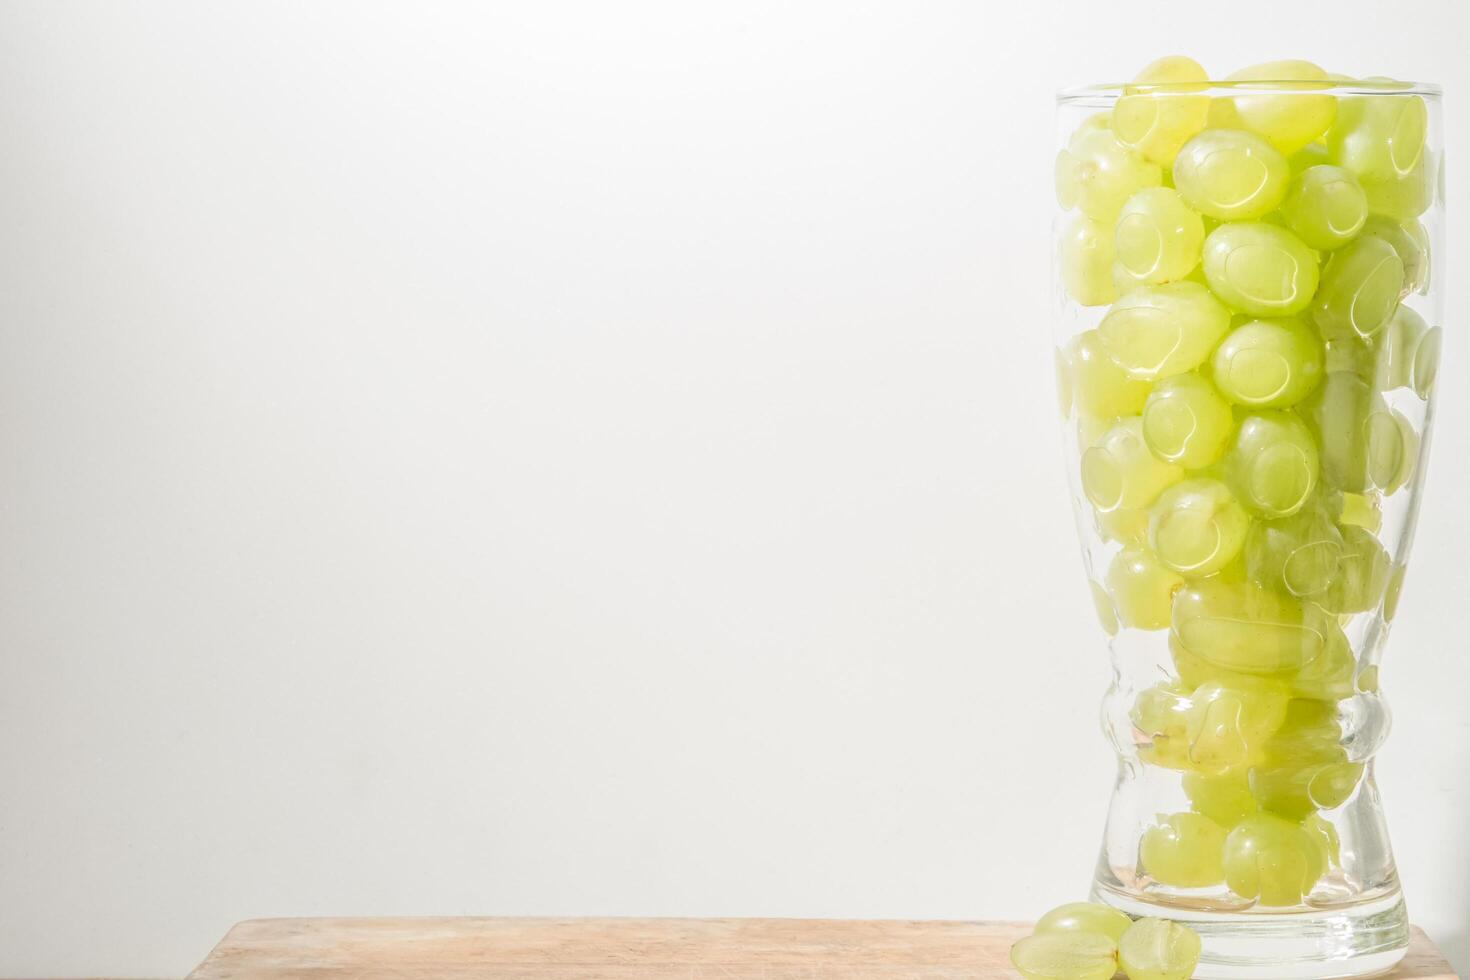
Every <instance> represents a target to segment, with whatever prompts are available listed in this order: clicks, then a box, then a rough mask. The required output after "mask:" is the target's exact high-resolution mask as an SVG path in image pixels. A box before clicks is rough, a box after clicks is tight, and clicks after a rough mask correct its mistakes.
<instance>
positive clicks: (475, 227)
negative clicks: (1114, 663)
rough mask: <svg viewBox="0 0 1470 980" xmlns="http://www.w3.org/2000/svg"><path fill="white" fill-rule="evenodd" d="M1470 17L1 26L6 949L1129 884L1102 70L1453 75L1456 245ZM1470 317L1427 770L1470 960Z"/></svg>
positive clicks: (1412, 694) (1455, 415)
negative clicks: (1098, 389)
mask: <svg viewBox="0 0 1470 980" xmlns="http://www.w3.org/2000/svg"><path fill="white" fill-rule="evenodd" d="M1462 17H1463V14H1462V10H1461V9H1460V6H1459V5H1458V4H1457V3H1456V2H1455V0H1443V2H1419V3H1410V2H1404V3H1399V4H1386V3H1380V2H1377V0H1335V2H1333V3H1309V2H1291V3H1283V2H1281V0H1235V2H1232V3H1230V4H1228V5H1203V4H1200V5H1194V4H1182V3H1177V2H1172V0H1157V2H1141V0H1140V2H1131V3H1121V4H1120V3H1116V2H1115V3H1100V2H1095V0H1094V2H1081V0H1074V2H1061V0H1036V2H1032V3H1025V4H981V3H969V2H952V3H923V4H913V3H901V2H890V3H885V4H872V3H836V2H833V3H822V4H816V3H812V4H790V3H766V2H744V3H726V4H718V5H717V4H688V3H679V2H674V0H669V2H663V3H654V2H627V3H619V4H606V3H590V2H589V3H583V4H569V3H560V2H554V3H547V2H530V0H527V2H516V3H499V4H480V5H470V4H465V5H443V4H407V3H404V4H398V5H371V4H370V5H364V4H358V3H347V2H341V3H316V4H298V3H284V2H283V3H268V4H258V3H247V2H244V0H241V2H236V3H205V4H196V3H183V2H179V3H53V2H40V0H35V2H23V0H22V2H17V0H11V2H9V3H6V4H5V5H4V6H0V975H5V976H17V975H80V974H108V975H112V976H179V975H182V974H183V973H184V972H186V971H187V970H188V969H189V968H190V967H191V966H192V965H193V964H194V963H195V962H197V960H199V959H200V958H201V957H202V956H203V955H204V953H205V952H206V951H207V950H208V949H209V947H210V946H211V945H212V944H213V942H214V941H215V940H216V939H217V938H218V937H219V936H220V935H221V934H222V933H223V932H224V930H225V929H226V928H227V927H228V926H229V925H230V924H231V923H233V922H235V921H236V920H239V919H243V918H247V917H253V916H265V915H312V914H328V913H330V914H377V913H446V914H459V913H481V914H648V915H803V916H913V917H929V916H964V917H1015V918H1019V917H1026V916H1032V915H1035V914H1037V913H1039V912H1040V911H1042V910H1043V909H1044V908H1045V907H1047V906H1049V905H1051V904H1054V903H1057V902H1060V901H1063V900H1068V899H1072V898H1080V897H1082V896H1083V894H1084V892H1085V888H1086V886H1087V883H1088V880H1089V877H1090V874H1091V871H1092V867H1093V860H1094V854H1095V849H1096V847H1097V843H1098V839H1099V835H1100V832H1101V824H1102V818H1103V811H1104V805H1105V802H1106V795H1107V792H1108V788H1109V785H1110V781H1111V776H1112V772H1111V759H1110V755H1109V750H1108V748H1107V746H1106V744H1105V743H1104V741H1103V739H1102V737H1101V735H1100V734H1099V732H1098V729H1097V721H1096V715H1097V711H1096V705H1097V703H1098V700H1099V698H1100V697H1101V694H1102V691H1103V688H1104V686H1105V684H1106V678H1107V669H1106V666H1105V657H1104V647H1103V644H1102V642H1101V639H1100V636H1099V634H1098V632H1097V629H1096V626H1095V625H1094V622H1093V619H1092V614H1091V611H1090V606H1089V600H1088V595H1087V589H1086V584H1085V581H1084V578H1083V576H1082V573H1081V569H1080V563H1079V561H1078V557H1077V546H1076V544H1075V542H1074V538H1073V529H1072V525H1071V520H1070V517H1069V514H1068V511H1067V503H1066V496H1065V492H1064V489H1063V473H1062V463H1061V458H1060V450H1059V436H1058V432H1057V428H1056V419H1055V412H1054V407H1053V406H1054V400H1053V392H1052V368H1051V346H1050V343H1049V339H1048V323H1047V307H1046V303H1047V297H1048V282H1047V276H1048V268H1047V262H1048V252H1049V247H1048V226H1047V223H1048V220H1049V195H1050V193H1051V177H1050V171H1051V157H1052V153H1053V144H1052V140H1053V123H1052V100H1051V97H1052V91H1053V90H1054V89H1055V88H1057V87H1058V86H1060V85H1063V84H1070V83H1076V82H1083V81H1090V80H1103V79H1117V78H1120V77H1123V76H1126V75H1129V74H1131V73H1132V72H1133V71H1134V70H1135V69H1136V68H1137V67H1139V66H1141V65H1142V64H1143V63H1144V62H1146V61H1148V60H1150V59H1151V58H1153V57H1154V56H1156V55H1158V54H1162V53H1171V52H1175V51H1183V52H1188V53H1192V54H1193V55H1195V56H1196V57H1198V58H1200V59H1201V60H1202V61H1204V62H1205V63H1206V64H1207V65H1208V66H1210V67H1211V68H1212V69H1213V70H1215V71H1218V72H1221V73H1223V72H1226V71H1228V70H1230V69H1231V68H1233V67H1236V66H1238V65H1240V64H1242V63H1249V62H1253V61H1259V60H1264V59H1267V58H1276V57H1286V56H1302V57H1307V58H1311V59H1314V60H1317V61H1319V62H1322V63H1324V64H1326V65H1328V66H1329V67H1331V68H1333V69H1336V70H1342V71H1346V72H1350V73H1360V74H1370V73H1389V74H1394V75H1399V76H1404V77H1414V78H1424V79H1427V80H1432V81H1439V82H1441V83H1443V84H1444V85H1445V87H1446V89H1447V92H1448V96H1447V100H1446V122H1447V125H1448V132H1449V136H1448V143H1449V147H1450V149H1449V161H1450V164H1449V186H1450V188H1451V194H1450V207H1451V214H1452V218H1451V233H1452V239H1453V240H1455V241H1458V240H1459V239H1460V238H1461V237H1462V235H1461V234H1460V229H1462V228H1465V227H1466V225H1467V222H1470V211H1465V210H1461V209H1460V208H1459V206H1460V203H1461V201H1462V199H1463V198H1464V197H1465V196H1466V195H1465V194H1464V193H1463V192H1462V190H1461V188H1462V187H1470V172H1467V170H1466V161H1467V159H1470V154H1462V152H1461V149H1462V145H1463V141H1464V140H1465V139H1467V138H1470V117H1467V116H1466V115H1465V114H1464V112H1463V111H1462V106H1464V105H1466V104H1467V103H1465V102H1464V101H1462V100H1463V99H1464V98H1465V97H1466V96H1465V95H1464V93H1465V92H1467V91H1470V59H1467V58H1466V56H1465V51H1464V43H1463V37H1464V29H1465V26H1466V25H1465V23H1464V22H1463V19H1462ZM1455 265H1457V263H1453V262H1452V263H1451V267H1454V266H1455ZM1446 288H1447V290H1448V293H1447V303H1448V308H1449V309H1450V310H1451V311H1452V312H1451V320H1452V322H1451V323H1450V324H1449V326H1450V328H1451V329H1450V343H1449V344H1448V348H1447V352H1446V356H1447V361H1446V369H1445V372H1444V374H1443V375H1442V378H1443V380H1444V381H1445V382H1446V383H1444V384H1443V387H1442V403H1441V408H1442V412H1441V415H1440V422H1439V424H1440V428H1439V430H1438V440H1437V447H1436V448H1437V453H1436V458H1435V459H1434V461H1433V466H1432V470H1433V477H1432V479H1431V485H1430V489H1429V495H1428V499H1427V501H1426V502H1425V505H1424V511H1423V517H1422V522H1421V525H1420V535H1419V542H1418V547H1417V552H1416V562H1415V565H1414V566H1413V567H1412V568H1411V571H1410V575H1409V579H1408V582H1409V585H1408V588H1407V590H1406V592H1405V597H1404V600H1403V604H1402V606H1401V611H1400V613H1399V617H1398V621H1397V625H1396V630H1395V637H1394V641H1393V643H1392V644H1391V645H1390V651H1389V658H1388V662H1387V667H1386V670H1385V673H1384V679H1385V685H1386V688H1387V690H1388V691H1389V693H1390V696H1391V698H1392V700H1393V703H1394V705H1395V708H1396V718H1397V724H1396V730H1395V733H1394V737H1393V738H1392V739H1391V740H1390V742H1389V745H1388V748H1387V750H1386V751H1385V752H1384V755H1383V757H1382V768H1381V783H1382V786H1383V790H1384V794H1385V798H1386V802H1387V806H1388V810H1389V816H1390V820H1391V824H1392V827H1393V830H1394V833H1395V838H1396V841H1397V845H1398V851H1399V856H1400V859H1401V862H1402V867H1403V874H1404V880H1405V883H1406V886H1407V888H1408V890H1409V897H1410V905H1411V908H1412V911H1413V914H1414V916H1415V918H1416V920H1417V921H1419V922H1420V923H1421V924H1423V925H1425V926H1426V927H1428V929H1429V930H1430V931H1431V933H1432V934H1433V935H1434V936H1435V937H1436V938H1437V939H1438V940H1439V941H1440V942H1441V943H1442V944H1443V945H1444V946H1445V947H1446V948H1447V949H1448V950H1449V951H1450V952H1451V954H1452V956H1453V957H1454V958H1455V959H1456V960H1457V961H1458V963H1459V966H1460V968H1461V969H1462V970H1470V925H1467V923H1470V888H1467V887H1466V880H1467V876H1470V838H1467V836H1466V833H1465V826H1466V814H1467V812H1470V775H1467V769H1470V722H1467V707H1466V705H1467V702H1466V692H1467V690H1470V657H1467V654H1470V643H1467V640H1466V623H1467V619H1466V610H1465V601H1466V596H1467V590H1470V572H1467V563H1466V557H1465V556H1466V554H1467V552H1470V521H1467V520H1466V519H1465V511H1464V501H1465V500H1466V499H1467V496H1470V453H1466V452H1465V447H1466V443H1467V436H1470V396H1467V394H1466V385H1467V384H1470V361H1467V353H1466V345H1467V342H1470V338H1467V337H1466V334H1465V331H1464V329H1463V327H1462V325H1461V324H1459V323H1458V322H1455V321H1456V320H1458V317H1457V316H1456V315H1455V312H1456V311H1460V310H1464V309H1467V308H1470V295H1467V285H1466V283H1465V282H1464V281H1463V280H1461V279H1454V280H1453V281H1450V282H1449V283H1448V284H1447V286H1446Z"/></svg>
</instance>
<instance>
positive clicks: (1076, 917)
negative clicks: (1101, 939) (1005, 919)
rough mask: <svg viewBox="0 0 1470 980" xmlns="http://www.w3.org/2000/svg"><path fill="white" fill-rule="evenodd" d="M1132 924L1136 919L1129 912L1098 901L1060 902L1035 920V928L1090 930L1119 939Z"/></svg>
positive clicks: (1045, 929) (1046, 929)
mask: <svg viewBox="0 0 1470 980" xmlns="http://www.w3.org/2000/svg"><path fill="white" fill-rule="evenodd" d="M1131 925H1133V920H1132V919H1130V918H1129V917H1128V916H1127V914H1126V913H1123V912H1119V911H1118V910H1117V909H1115V908H1112V907H1111V906H1108V905H1102V904H1100V903H1098V902H1068V903H1067V904H1066V905H1058V906H1057V907H1056V908H1054V909H1052V910H1051V911H1050V912H1048V913H1046V914H1045V915H1043V916H1042V917H1041V918H1040V919H1038V920H1036V928H1035V929H1034V930H1033V931H1034V932H1037V933H1043V932H1090V933H1093V934H1094V935H1098V936H1106V937H1107V938H1108V939H1111V940H1112V941H1113V942H1117V941H1118V940H1120V939H1122V938H1123V933H1125V932H1127V931H1128V927H1129V926H1131Z"/></svg>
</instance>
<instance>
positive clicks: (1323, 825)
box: [1302, 813, 1342, 867]
mask: <svg viewBox="0 0 1470 980" xmlns="http://www.w3.org/2000/svg"><path fill="white" fill-rule="evenodd" d="M1302 829H1303V830H1305V831H1306V832H1307V834H1308V835H1309V836H1310V837H1311V838H1312V840H1313V841H1314V842H1316V844H1317V845H1318V846H1319V847H1320V848H1321V850H1322V861H1323V863H1324V864H1325V865H1327V866H1328V867H1339V866H1341V864H1342V838H1340V837H1338V835H1337V828H1336V827H1334V826H1332V821H1331V820H1328V819H1327V818H1326V817H1324V816H1322V814H1320V813H1314V814H1312V815H1311V816H1309V817H1307V819H1305V820H1303V821H1302Z"/></svg>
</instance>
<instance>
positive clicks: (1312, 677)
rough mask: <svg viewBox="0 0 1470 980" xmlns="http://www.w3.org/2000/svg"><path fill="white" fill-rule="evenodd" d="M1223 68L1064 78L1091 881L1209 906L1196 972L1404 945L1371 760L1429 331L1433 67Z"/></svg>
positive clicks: (1325, 970) (1060, 169) (1432, 375)
mask: <svg viewBox="0 0 1470 980" xmlns="http://www.w3.org/2000/svg"><path fill="white" fill-rule="evenodd" d="M1232 78H1233V79H1234V80H1231V81H1223V82H1219V81H1211V80H1208V79H1207V76H1205V75H1204V73H1203V69H1199V68H1198V66H1195V65H1193V63H1192V62H1189V61H1188V59H1164V60H1163V61H1161V62H1157V63H1155V65H1153V66H1150V68H1149V69H1148V70H1146V71H1145V73H1144V75H1142V76H1140V80H1139V81H1135V82H1133V83H1129V84H1127V85H1107V86H1096V87H1089V88H1084V89H1074V90H1068V91H1065V92H1063V93H1061V95H1060V96H1059V99H1058V104H1059V111H1058V122H1059V139H1058V142H1059V151H1058V153H1057V157H1056V172H1055V179H1056V192H1057V202H1058V207H1057V210H1056V222H1055V229H1056V253H1055V258H1056V270H1057V275H1056V277H1055V279H1056V294H1057V302H1058V315H1057V316H1056V318H1055V320H1056V325H1057V330H1056V344H1057V350H1056V359H1057V368H1058V382H1059V388H1060V395H1061V407H1062V416H1063V420H1064V423H1065V432H1066V444H1067V468H1068V472H1069V474H1070V479H1071V483H1072V489H1073V494H1072V497H1073V504H1074V508H1075V511H1076V515H1077V521H1078V526H1079V531H1080V534H1081V538H1082V546H1083V557H1084V563H1085V567H1086V570H1087V574H1088V577H1089V579H1090V585H1091V592H1092V597H1093V599H1094V601H1095V603H1096V606H1097V611H1098V616H1099V619H1100V621H1101V623H1102V626H1103V628H1104V630H1105V631H1106V632H1107V633H1108V634H1109V635H1110V637H1111V640H1110V646H1111V651H1112V660H1113V666H1114V669H1115V672H1114V680H1113V684H1112V686H1111V687H1110V688H1109V690H1108V692H1107V695H1106V698H1105V700H1104V707H1103V716H1104V726H1105V729H1106V732H1107V735H1108V736H1109V737H1110V738H1111V740H1112V741H1113V743H1114V744H1115V746H1116V748H1117V751H1118V756H1119V769H1118V780H1117V785H1116V789H1115V791H1114V793H1113V798H1112V802H1111V806H1110V808H1109V810H1108V818H1107V828H1106V832H1105V837H1104V841H1103V848H1102V855H1101V859H1100V861H1099V863H1098V868H1097V873H1096V877H1095V880H1094V885H1093V897H1094V898H1095V899H1097V900H1099V901H1102V902H1105V903H1107V904H1110V905H1112V906H1114V907H1116V908H1118V909H1120V910H1122V911H1124V912H1127V913H1129V914H1130V915H1133V916H1135V917H1139V916H1157V917H1160V918H1165V919H1172V920H1174V921H1177V922H1181V923H1184V924H1186V925H1189V926H1190V927H1192V928H1193V929H1195V930H1196V931H1197V932H1198V933H1199V935H1200V936H1201V937H1202V939H1203V942H1204V948H1203V956H1202V958H1201V961H1200V965H1199V971H1198V973H1197V974H1196V975H1197V976H1200V977H1232V978H1259V980H1267V978H1269V980H1321V978H1329V977H1356V976H1366V975H1370V974H1374V973H1379V972H1382V971H1385V970H1387V969H1389V968H1391V967H1392V966H1393V964H1394V963H1396V962H1397V961H1398V960H1399V959H1400V958H1402V956H1403V955H1404V952H1405V949H1406V947H1407V944H1408V918H1407V914H1406V911H1405V906H1404V900H1403V897H1402V895H1401V892H1400V889H1399V880H1398V875H1397V873H1396V871H1395V867H1394V860H1393V854H1392V851H1391V850H1390V846H1389V838H1388V830H1387V826H1386V824H1385V821H1384V815H1383V809H1382V806H1381V804H1380V801H1379V796H1378V788H1377V786H1376V784H1375V782H1374V777H1373V764H1374V763H1373V757H1374V754H1375V753H1376V752H1377V751H1378V749H1379V748H1380V746H1381V745H1382V744H1383V741H1384V738H1385V736H1386V735H1387V733H1388V728H1389V713H1388V707H1387V703H1386V702H1385V700H1384V697H1383V694H1382V693H1381V692H1380V690H1379V686H1378V663H1379V658H1380V655H1381V653H1382V651H1383V647H1384V644H1385V641H1386V640H1387V637H1388V633H1389V625H1390V623H1391V622H1392V620H1393V617H1394V612H1395V609H1396V607H1397V605H1398V601H1399V595H1400V590H1401V589H1402V587H1403V584H1404V572H1405V567H1406V562H1407V560H1408V556H1409V546H1410V542H1411V539H1412V538H1413V532H1414V522H1415V514H1416V511H1417V504H1418V498H1419V491H1420V488H1421V487H1422V485H1423V482H1424V475H1425V463H1426V459H1427V453H1428V450H1429V435H1430V423H1431V421H1432V419H1433V414H1434V392H1435V387H1436V384H1435V382H1436V378H1437V374H1438V366H1439V354H1440V346H1441V324H1442V323H1443V320H1442V312H1443V311H1442V309H1441V297H1442V288H1441V286H1442V283H1443V266H1442V255H1443V249H1442V248H1441V238H1442V233H1443V229H1444V212H1443V190H1442V186H1441V185H1442V165H1443V163H1442V161H1443V153H1442V147H1443V136H1442V133H1441V128H1440V113H1439V91H1438V89H1436V88H1435V87H1433V86H1429V85H1417V84H1408V83H1399V82H1391V81H1387V80H1379V79H1371V80H1366V81H1347V80H1341V78H1340V77H1338V76H1328V75H1327V74H1326V73H1325V72H1322V71H1321V70H1320V69H1317V68H1316V66H1313V65H1310V64H1308V63H1306V62H1280V63H1276V64H1275V65H1272V66H1259V67H1258V68H1256V69H1247V70H1246V71H1244V72H1241V73H1238V75H1237V76H1232ZM1280 79H1287V80H1286V81H1281V80H1280Z"/></svg>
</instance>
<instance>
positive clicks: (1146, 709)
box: [1129, 680, 1190, 739]
mask: <svg viewBox="0 0 1470 980" xmlns="http://www.w3.org/2000/svg"><path fill="white" fill-rule="evenodd" d="M1189 695H1190V691H1189V689H1187V688H1185V687H1182V686H1181V685H1179V684H1176V683H1174V682H1173V681H1167V680H1166V681H1160V682H1159V683H1157V684H1155V685H1154V686H1153V687H1148V688H1145V689H1143V690H1142V691H1140V692H1138V697H1136V698H1135V699H1134V700H1133V709H1132V710H1131V711H1130V712H1129V718H1131V719H1132V721H1133V725H1134V727H1135V728H1137V729H1138V730H1139V731H1140V732H1143V733H1144V734H1145V735H1155V736H1157V735H1166V736H1169V737H1171V738H1177V739H1182V738H1184V727H1185V723H1186V721H1187V720H1188V717H1189V707H1190V701H1189Z"/></svg>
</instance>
